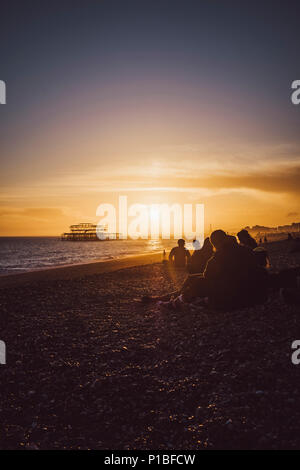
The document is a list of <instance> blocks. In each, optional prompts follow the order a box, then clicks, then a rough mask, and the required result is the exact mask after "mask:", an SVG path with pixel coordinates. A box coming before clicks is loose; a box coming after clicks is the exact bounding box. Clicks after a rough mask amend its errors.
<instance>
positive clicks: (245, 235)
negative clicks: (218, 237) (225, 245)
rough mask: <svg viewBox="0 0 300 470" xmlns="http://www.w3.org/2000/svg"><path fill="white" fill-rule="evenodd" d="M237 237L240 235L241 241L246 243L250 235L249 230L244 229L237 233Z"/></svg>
mask: <svg viewBox="0 0 300 470" xmlns="http://www.w3.org/2000/svg"><path fill="white" fill-rule="evenodd" d="M237 237H238V239H239V241H240V243H244V242H246V241H247V240H249V238H250V235H249V232H248V231H247V230H245V229H243V230H241V231H240V232H239V233H238V234H237Z"/></svg>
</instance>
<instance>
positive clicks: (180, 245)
mask: <svg viewBox="0 0 300 470" xmlns="http://www.w3.org/2000/svg"><path fill="white" fill-rule="evenodd" d="M177 244H178V246H179V247H180V248H183V247H184V245H185V240H184V239H183V238H180V239H179V240H178V242H177Z"/></svg>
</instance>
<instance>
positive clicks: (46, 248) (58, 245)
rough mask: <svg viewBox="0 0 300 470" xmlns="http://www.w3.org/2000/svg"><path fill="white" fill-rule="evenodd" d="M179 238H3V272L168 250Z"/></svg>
mask: <svg viewBox="0 0 300 470" xmlns="http://www.w3.org/2000/svg"><path fill="white" fill-rule="evenodd" d="M175 245H176V240H114V241H101V242H100V241H99V242H66V241H65V242H63V241H61V240H60V238H54V237H51V238H50V237H49V238H47V237H7V238H6V237H3V238H0V274H10V273H18V272H26V271H31V270H34V269H41V268H47V267H53V266H59V265H70V264H76V263H84V262H89V261H93V260H109V259H118V258H123V257H126V256H128V255H138V254H143V253H150V252H155V251H161V252H163V250H164V249H166V250H167V251H169V250H170V249H171V248H172V247H173V246H175Z"/></svg>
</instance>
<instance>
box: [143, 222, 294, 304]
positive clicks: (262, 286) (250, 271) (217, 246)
mask: <svg viewBox="0 0 300 470" xmlns="http://www.w3.org/2000/svg"><path fill="white" fill-rule="evenodd" d="M237 237H238V240H239V242H238V241H237V239H236V237H234V236H231V235H227V234H226V233H225V232H224V231H223V230H215V231H214V232H212V234H211V236H210V237H209V238H206V239H205V241H204V244H203V247H202V248H201V249H196V250H195V251H194V253H193V255H192V256H191V255H190V253H189V251H188V250H187V249H186V248H185V241H184V240H182V239H181V240H179V241H178V246H177V247H176V248H173V249H172V250H171V252H170V256H169V261H170V262H171V263H172V264H174V266H176V267H181V268H183V267H187V269H188V271H189V273H190V274H189V275H188V276H187V278H186V280H185V281H184V283H183V285H182V287H181V289H180V290H179V291H176V292H171V293H169V294H167V295H164V296H159V297H149V296H147V297H144V299H143V300H144V301H145V302H153V301H160V302H166V303H168V302H169V303H170V305H171V306H172V305H174V300H175V304H176V300H177V302H184V303H186V302H188V303H189V302H193V301H194V300H195V299H199V298H201V299H205V302H206V303H207V305H208V306H209V307H211V308H213V309H216V310H233V309H236V308H243V307H249V306H253V305H256V304H261V303H263V302H265V301H266V300H267V297H268V289H269V288H274V289H279V288H280V287H295V283H296V282H297V281H296V278H297V275H299V274H300V272H299V268H294V269H287V270H284V271H281V272H280V273H270V272H269V270H268V267H269V260H268V253H267V251H266V249H265V248H263V247H258V246H257V243H256V241H255V240H254V239H253V238H252V237H251V235H250V234H249V233H248V232H247V230H241V231H240V232H239V233H238V234H237ZM170 300H171V302H170Z"/></svg>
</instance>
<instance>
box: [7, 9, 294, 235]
mask: <svg viewBox="0 0 300 470" xmlns="http://www.w3.org/2000/svg"><path fill="white" fill-rule="evenodd" d="M299 13H300V4H299V2H298V1H296V0H295V1H294V0H292V1H291V0H285V1H278V0H272V1H271V0H270V1H264V2H261V1H257V0H251V1H243V2H241V1H231V0H230V1H229V0H223V1H222V2H220V1H217V0H206V1H204V0H197V1H196V0H195V1H194V0H185V1H184V2H183V1H178V0H151V1H150V0H139V1H136V0H85V1H78V0H72V1H68V0H60V1H55V0H51V1H47V0H43V1H32V0H27V1H26V2H24V1H16V0H10V1H8V0H5V1H4V2H2V3H1V15H0V59H1V63H0V79H1V80H4V81H5V83H6V88H7V104H5V105H0V160H1V161H0V164H1V173H0V178H1V185H0V235H2V236H18V235H19V236H23V235H59V234H60V233H61V232H63V231H66V230H67V229H68V226H69V225H70V224H72V223H78V222H97V217H96V210H97V207H98V205H100V204H102V203H111V204H115V205H116V206H117V202H118V197H119V195H127V196H128V200H129V202H131V203H144V204H153V203H165V202H167V203H170V204H171V203H174V202H177V203H182V204H183V203H193V204H196V203H203V204H205V223H206V227H208V226H210V225H211V226H212V227H214V228H225V229H226V230H230V231H233V230H238V229H240V228H241V227H243V226H246V225H255V224H263V225H272V226H277V225H282V224H289V223H291V222H298V221H299V220H300V206H299V202H300V188H299V180H300V132H299V129H300V105H299V106H295V105H293V104H292V102H291V93H292V90H291V84H292V82H293V81H294V80H296V79H300V62H299V57H300V38H299Z"/></svg>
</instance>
